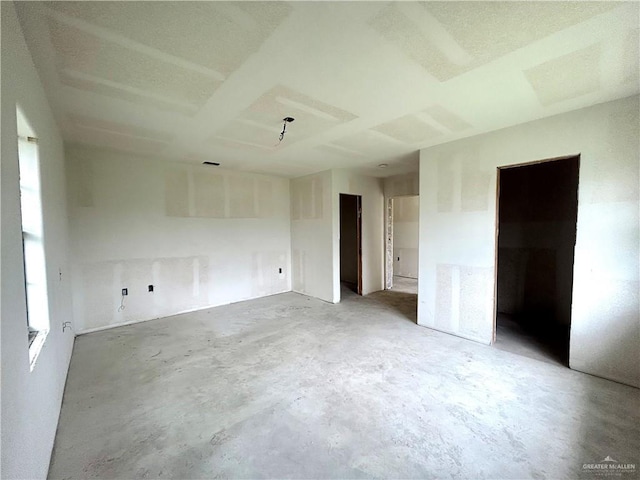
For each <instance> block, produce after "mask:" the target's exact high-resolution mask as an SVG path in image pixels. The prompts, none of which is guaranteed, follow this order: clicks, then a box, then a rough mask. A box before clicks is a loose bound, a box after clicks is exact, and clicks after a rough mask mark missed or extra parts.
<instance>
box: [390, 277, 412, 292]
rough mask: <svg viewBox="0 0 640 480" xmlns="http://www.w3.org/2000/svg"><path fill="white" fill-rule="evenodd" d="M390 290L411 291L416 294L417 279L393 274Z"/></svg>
mask: <svg viewBox="0 0 640 480" xmlns="http://www.w3.org/2000/svg"><path fill="white" fill-rule="evenodd" d="M391 290H394V291H396V292H404V293H413V294H414V295H417V294H418V279H417V278H408V277H398V276H397V275H394V276H393V287H392V288H391Z"/></svg>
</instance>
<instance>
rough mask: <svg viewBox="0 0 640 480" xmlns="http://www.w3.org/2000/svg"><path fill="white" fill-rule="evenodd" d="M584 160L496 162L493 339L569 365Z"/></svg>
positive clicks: (514, 349)
mask: <svg viewBox="0 0 640 480" xmlns="http://www.w3.org/2000/svg"><path fill="white" fill-rule="evenodd" d="M579 162H580V159H579V157H578V156H574V157H567V158H561V159H554V160H552V161H551V160H550V161H543V162H535V163H532V164H526V165H519V166H513V167H502V168H499V169H498V204H497V205H498V222H497V229H496V234H497V242H496V243H497V278H496V305H495V307H496V308H495V310H496V318H495V329H494V342H495V346H496V347H498V348H502V349H504V350H509V351H512V352H514V353H519V354H522V355H525V356H528V357H532V358H537V359H540V360H544V361H548V362H553V363H560V364H562V365H565V366H568V365H569V334H570V326H571V295H572V288H573V260H574V247H575V240H576V220H577V213H578V172H579Z"/></svg>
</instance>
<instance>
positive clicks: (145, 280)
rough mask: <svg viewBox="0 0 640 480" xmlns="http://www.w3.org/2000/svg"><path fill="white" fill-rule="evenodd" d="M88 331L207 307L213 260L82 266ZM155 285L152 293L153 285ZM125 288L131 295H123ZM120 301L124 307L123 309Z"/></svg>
mask: <svg viewBox="0 0 640 480" xmlns="http://www.w3.org/2000/svg"><path fill="white" fill-rule="evenodd" d="M81 272H82V278H81V279H80V285H81V295H80V297H79V298H80V301H81V302H82V308H81V309H80V311H81V312H82V314H83V319H81V324H82V325H84V329H85V330H86V329H91V328H97V327H104V326H108V325H113V324H118V323H124V322H134V321H140V320H148V319H150V318H155V317H157V316H164V315H171V314H174V313H177V312H180V311H183V310H189V309H193V308H198V307H203V306H206V305H207V304H208V298H207V285H208V281H209V259H208V257H205V256H197V257H178V258H159V259H145V258H139V259H131V260H113V261H106V262H97V263H91V264H85V265H83V266H82V268H81ZM150 284H152V285H154V286H155V291H154V293H153V294H150V293H149V292H148V291H147V286H148V285H150ZM123 288H127V289H128V295H127V296H125V297H124V300H123V298H122V295H121V290H122V289H123ZM121 302H123V303H124V306H125V308H124V309H120V310H119V307H120V305H121Z"/></svg>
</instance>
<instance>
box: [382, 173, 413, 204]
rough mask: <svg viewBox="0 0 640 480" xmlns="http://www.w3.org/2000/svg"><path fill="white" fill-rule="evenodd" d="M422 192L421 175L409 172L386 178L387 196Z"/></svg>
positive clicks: (385, 189) (385, 193)
mask: <svg viewBox="0 0 640 480" xmlns="http://www.w3.org/2000/svg"><path fill="white" fill-rule="evenodd" d="M419 193H420V175H418V174H417V173H408V174H406V175H395V176H393V177H387V178H385V179H384V196H385V197H387V198H391V197H397V196H401V195H418V194H419Z"/></svg>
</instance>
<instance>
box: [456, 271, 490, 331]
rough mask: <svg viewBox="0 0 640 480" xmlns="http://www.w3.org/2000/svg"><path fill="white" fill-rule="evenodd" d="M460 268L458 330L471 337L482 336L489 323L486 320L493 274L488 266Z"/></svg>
mask: <svg viewBox="0 0 640 480" xmlns="http://www.w3.org/2000/svg"><path fill="white" fill-rule="evenodd" d="M459 268H460V303H459V318H460V329H459V332H460V333H461V334H463V335H467V336H469V337H473V338H482V336H483V334H484V333H486V330H487V328H491V323H490V322H487V313H488V312H489V309H490V306H491V305H490V303H491V292H492V291H493V276H492V270H491V269H490V268H482V267H465V266H461V267H459Z"/></svg>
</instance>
